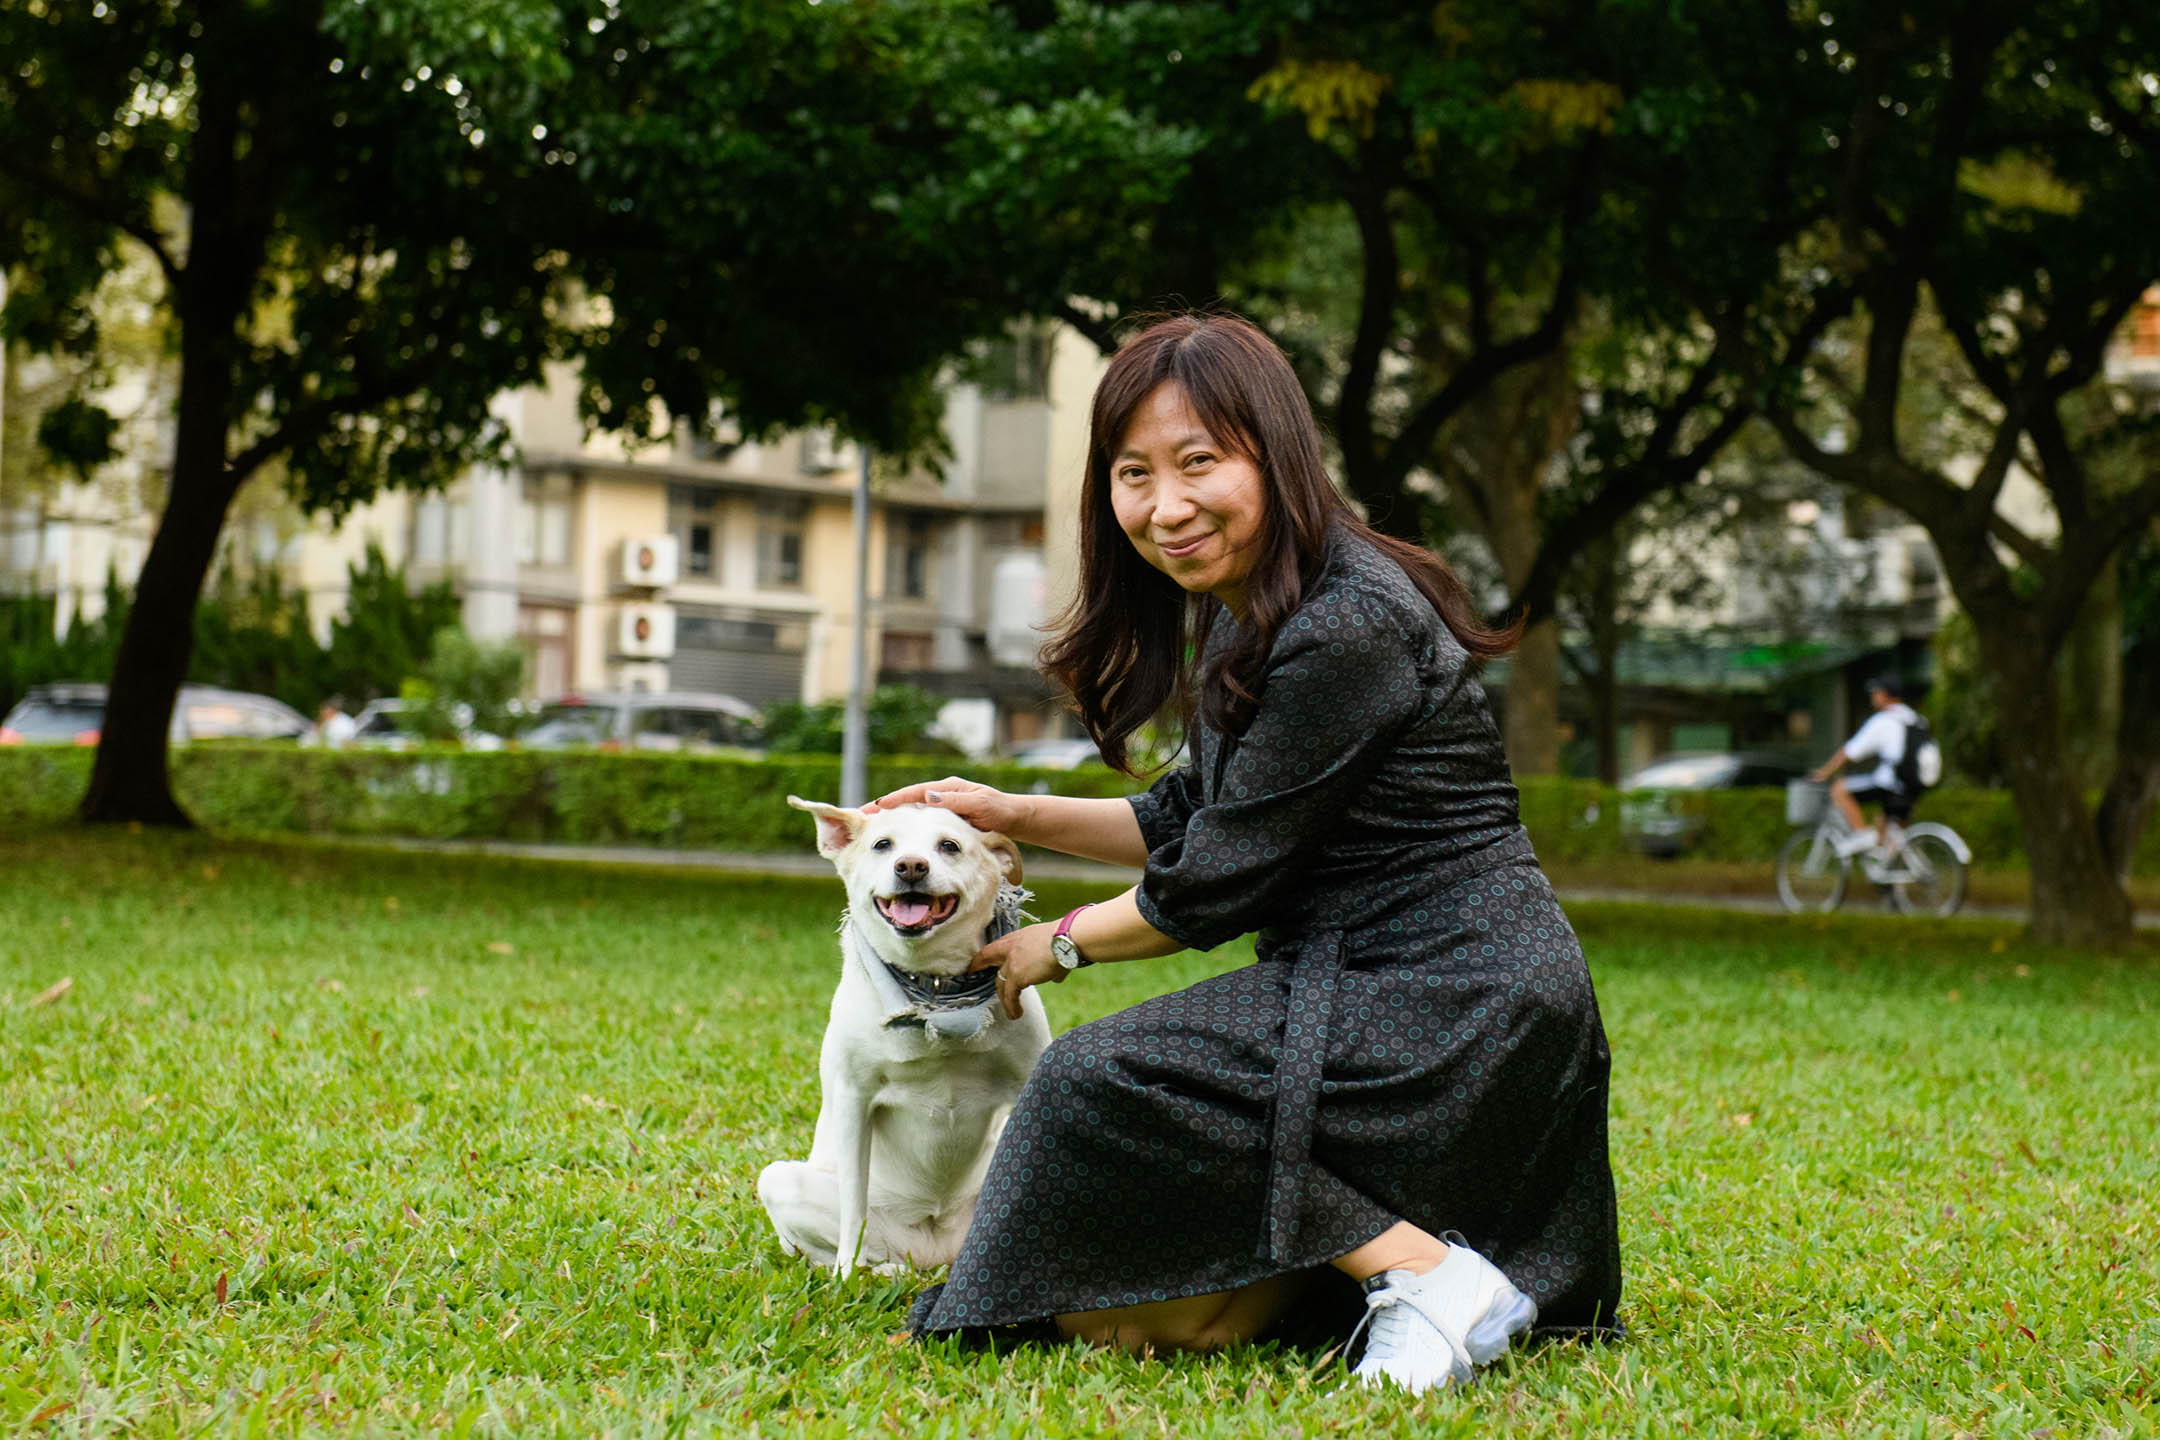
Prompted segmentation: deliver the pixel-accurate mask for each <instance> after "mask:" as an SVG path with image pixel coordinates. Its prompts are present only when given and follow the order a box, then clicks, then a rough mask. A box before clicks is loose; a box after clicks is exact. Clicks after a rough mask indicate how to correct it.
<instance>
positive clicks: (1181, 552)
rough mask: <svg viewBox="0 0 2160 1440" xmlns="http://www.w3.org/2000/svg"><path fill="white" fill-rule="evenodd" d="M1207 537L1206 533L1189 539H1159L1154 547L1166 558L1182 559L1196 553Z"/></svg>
mask: <svg viewBox="0 0 2160 1440" xmlns="http://www.w3.org/2000/svg"><path fill="white" fill-rule="evenodd" d="M1209 533H1213V532H1209ZM1207 538H1208V537H1207V535H1195V536H1193V537H1192V538H1191V539H1190V540H1177V541H1170V540H1161V541H1157V542H1156V548H1157V549H1158V550H1160V551H1162V553H1163V555H1164V557H1165V558H1167V559H1171V560H1183V559H1184V558H1185V557H1186V556H1188V555H1192V554H1196V553H1197V552H1198V551H1199V549H1200V547H1201V546H1202V545H1203V544H1205V543H1206V542H1207Z"/></svg>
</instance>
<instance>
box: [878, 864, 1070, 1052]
mask: <svg viewBox="0 0 2160 1440" xmlns="http://www.w3.org/2000/svg"><path fill="white" fill-rule="evenodd" d="M1033 898H1034V896H1033V895H1032V894H1031V893H1030V892H1028V891H1027V890H1024V889H1022V888H1021V887H1020V886H1018V885H1013V884H1001V885H999V886H998V897H997V903H996V905H995V907H994V908H993V909H992V910H991V912H990V925H989V928H988V929H986V930H984V931H983V943H984V944H985V945H987V944H989V943H990V942H991V941H993V940H996V939H998V938H1000V937H1001V936H1005V935H1010V934H1011V933H1012V932H1013V931H1015V930H1017V929H1019V928H1020V926H1021V924H1022V923H1023V922H1025V921H1026V920H1027V919H1028V918H1030V917H1029V916H1028V914H1027V912H1026V911H1025V910H1023V909H1022V908H1021V907H1022V906H1023V905H1025V904H1026V903H1027V902H1028V901H1029V900H1031V899H1033ZM841 927H842V930H843V931H844V932H845V933H846V935H847V937H848V939H849V940H850V941H851V942H852V941H854V940H855V939H856V938H857V937H856V935H855V926H854V919H853V917H852V916H847V917H843V919H842V920H841ZM848 948H849V949H850V950H851V951H854V952H855V953H856V954H857V956H858V958H859V959H860V960H861V961H862V967H863V973H864V974H865V975H866V976H868V977H869V980H870V988H871V989H872V990H874V991H876V992H877V996H878V1004H879V1008H881V1009H882V1010H883V1011H884V1012H885V1028H886V1029H888V1030H916V1029H919V1030H928V1031H930V1032H932V1033H933V1034H937V1035H942V1036H944V1037H945V1038H947V1039H951V1040H967V1039H972V1038H973V1037H975V1036H976V1035H979V1034H981V1033H982V1030H983V1027H984V1026H985V1025H987V1024H988V1023H989V1021H990V1008H991V1007H992V1006H993V1005H995V1004H996V1003H997V971H995V970H973V971H963V972H961V973H960V974H958V975H923V974H919V973H917V972H915V971H912V970H900V969H895V968H894V967H893V966H891V965H888V964H886V963H885V960H884V957H882V956H881V955H879V954H878V953H877V951H875V950H873V949H871V948H870V946H869V945H868V943H867V942H865V943H863V944H861V945H855V944H853V943H851V944H850V945H849V946H848Z"/></svg>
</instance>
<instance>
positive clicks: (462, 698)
mask: <svg viewBox="0 0 2160 1440" xmlns="http://www.w3.org/2000/svg"><path fill="white" fill-rule="evenodd" d="M524 683H525V652H524V651H522V650H520V649H519V648H518V647H517V646H516V645H515V644H511V643H508V642H488V641H480V640H475V639H473V638H472V637H471V636H469V635H467V634H466V633H465V632H464V631H463V630H462V629H460V628H458V627H455V626H452V627H449V628H446V629H443V630H440V631H437V632H436V634H435V637H434V640H433V643H432V644H431V645H430V646H429V654H428V658H427V663H426V664H425V665H423V666H422V667H421V670H420V673H419V675H418V676H417V677H416V678H415V679H413V680H409V681H407V682H406V684H405V686H404V688H403V690H402V691H401V692H400V693H401V694H402V695H403V696H404V697H405V699H406V700H407V701H409V702H416V709H415V710H414V712H413V714H412V717H411V724H410V726H409V727H408V728H410V729H412V730H414V731H415V732H417V733H418V734H420V735H422V736H424V737H425V738H427V739H429V740H444V741H452V740H460V739H463V738H464V737H465V733H466V731H467V730H468V729H470V730H477V731H480V732H482V733H483V734H487V735H494V736H498V737H501V738H504V739H508V738H509V737H511V736H512V735H514V734H516V732H517V724H518V721H519V719H520V718H521V717H520V716H519V714H518V710H517V703H516V702H517V698H518V692H519V690H520V689H521V688H522V686H523V685H524Z"/></svg>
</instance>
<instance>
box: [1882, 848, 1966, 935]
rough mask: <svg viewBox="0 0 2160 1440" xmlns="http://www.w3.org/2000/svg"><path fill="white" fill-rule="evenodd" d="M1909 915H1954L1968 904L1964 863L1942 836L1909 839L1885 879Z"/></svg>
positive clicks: (1901, 906)
mask: <svg viewBox="0 0 2160 1440" xmlns="http://www.w3.org/2000/svg"><path fill="white" fill-rule="evenodd" d="M1884 878H1885V879H1887V880H1888V881H1889V882H1890V886H1891V889H1892V890H1893V891H1894V892H1895V894H1896V896H1897V907H1898V908H1899V909H1900V910H1903V911H1904V912H1905V913H1906V914H1908V915H1955V914H1957V910H1958V906H1960V905H1962V904H1964V903H1965V862H1964V861H1962V860H1960V859H1958V857H1957V851H1956V850H1954V849H1952V848H1951V845H1950V842H1949V841H1948V840H1946V839H1944V838H1943V837H1942V836H1940V835H1930V834H1928V833H1926V832H1925V831H1923V832H1921V833H1919V834H1917V835H1907V836H1906V837H1905V844H1904V847H1903V849H1902V850H1901V851H1900V853H1899V855H1898V861H1897V864H1896V865H1895V866H1894V867H1892V869H1891V871H1890V873H1889V874H1888V875H1887V876H1885V877H1884Z"/></svg>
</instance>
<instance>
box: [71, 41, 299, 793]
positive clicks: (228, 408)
mask: <svg viewBox="0 0 2160 1440" xmlns="http://www.w3.org/2000/svg"><path fill="white" fill-rule="evenodd" d="M229 62H230V63H229ZM233 63H237V62H235V61H234V57H232V56H230V55H228V54H225V53H221V52H219V51H217V50H215V49H214V48H206V49H205V50H204V51H203V52H202V54H201V55H200V56H199V58H198V63H197V66H196V85H197V102H196V125H195V136H194V142H193V155H192V157H191V160H190V168H189V172H188V195H187V201H188V243H187V262H186V268H185V270H184V271H183V272H182V274H181V277H180V278H179V280H177V281H176V282H175V283H174V286H173V293H172V294H171V296H170V297H169V298H170V302H171V304H172V307H173V313H174V317H175V319H176V320H177V322H178V328H179V333H180V397H179V403H178V405H177V407H176V414H175V421H176V424H175V427H174V435H173V468H172V485H171V488H170V490H169V492H168V495H167V498H166V501H165V513H164V515H163V516H162V517H161V518H160V519H159V521H158V530H157V535H156V537H155V538H153V539H152V540H151V542H150V553H149V555H148V556H146V557H145V558H144V560H143V567H142V573H141V574H140V575H139V576H138V577H137V578H136V582H135V599H134V603H133V604H132V605H130V606H129V608H128V618H127V626H126V628H125V629H123V630H122V631H121V632H120V652H119V654H118V655H117V656H116V657H115V659H114V661H113V673H112V684H111V688H110V690H109V691H108V693H107V695H106V697H105V721H104V726H103V730H102V733H101V734H100V736H99V739H98V752H97V761H96V763H95V765H93V766H92V768H91V771H90V788H89V790H88V791H87V792H85V793H84V795H83V802H82V809H81V811H80V812H78V813H79V815H80V817H81V819H82V820H83V821H84V822H85V823H88V824H94V825H95V824H113V823H127V822H140V823H142V824H145V825H170V826H186V825H189V824H192V823H193V822H191V821H190V820H189V819H188V816H187V812H186V811H184V810H182V809H181V808H180V805H179V802H178V801H176V800H175V799H174V798H173V793H172V776H171V773H170V771H169V769H168V768H167V758H168V757H167V755H166V737H167V733H168V732H169V731H170V729H171V727H172V713H173V703H174V701H175V700H176V699H178V697H179V693H180V682H181V681H182V680H184V679H185V678H186V677H187V669H188V659H189V657H190V655H191V653H192V652H193V650H194V646H195V606H196V602H197V601H198V600H199V599H200V598H201V596H202V587H203V580H204V578H205V577H206V576H207V575H208V574H209V573H210V562H211V560H212V559H213V558H214V557H215V555H216V553H217V542H218V535H219V533H220V532H221V531H223V529H224V528H225V512H226V510H227V509H229V508H230V507H231V505H232V499H233V493H234V491H235V490H236V489H237V488H238V483H239V481H240V480H241V479H242V478H244V477H242V476H238V475H235V474H234V473H233V469H232V466H231V465H230V463H229V462H228V459H227V454H226V447H227V444H228V443H229V439H230V425H231V418H232V412H233V387H234V383H235V381H234V375H235V370H236V365H237V361H238V358H239V357H238V355H237V353H236V352H237V350H238V348H239V345H240V337H239V323H240V317H241V316H242V315H244V314H246V313H247V310H248V306H249V303H250V291H251V289H252V286H253V283H254V278H255V275H256V272H257V270H258V269H259V268H260V265H261V260H262V254H263V244H264V236H265V235H266V234H267V225H268V217H267V214H252V213H251V207H250V204H249V201H248V198H247V197H245V196H244V195H243V194H242V182H241V176H240V167H239V164H238V157H239V155H240V152H241V151H242V150H243V149H244V148H247V147H246V146H245V144H244V141H245V140H246V139H247V137H246V135H245V133H244V131H245V126H244V121H243V110H244V107H243V105H242V103H241V101H240V99H239V98H238V96H239V89H238V87H237V85H236V84H235V83H234V81H235V75H234V73H233V71H232V64H233ZM255 143H256V144H258V145H259V144H260V143H261V137H259V136H258V137H255Z"/></svg>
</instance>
